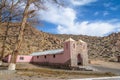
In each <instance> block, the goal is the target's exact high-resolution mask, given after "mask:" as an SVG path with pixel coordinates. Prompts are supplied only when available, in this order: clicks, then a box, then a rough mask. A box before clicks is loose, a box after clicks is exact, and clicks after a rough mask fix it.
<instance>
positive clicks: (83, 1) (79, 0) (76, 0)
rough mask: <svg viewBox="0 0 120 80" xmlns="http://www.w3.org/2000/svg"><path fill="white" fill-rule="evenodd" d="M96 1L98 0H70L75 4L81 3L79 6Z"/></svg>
mask: <svg viewBox="0 0 120 80" xmlns="http://www.w3.org/2000/svg"><path fill="white" fill-rule="evenodd" d="M96 1H97V0H70V2H71V3H72V4H73V5H79V6H82V5H86V4H89V3H92V2H96Z"/></svg>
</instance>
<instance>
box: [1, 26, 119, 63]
mask: <svg viewBox="0 0 120 80" xmlns="http://www.w3.org/2000/svg"><path fill="white" fill-rule="evenodd" d="M26 26H27V27H26V29H25V30H24V34H25V35H24V40H23V42H22V45H21V49H20V54H31V53H32V52H36V51H44V50H49V49H57V48H62V47H63V42H64V41H65V40H66V39H68V38H69V37H72V38H73V39H75V40H79V39H82V40H84V41H86V42H87V43H88V54H89V58H91V59H103V60H111V61H115V60H116V56H117V55H120V33H113V34H111V35H109V36H106V37H91V36H86V35H65V34H62V35H53V34H49V33H45V32H42V31H38V30H37V29H35V28H33V27H31V26H30V25H26ZM18 27H19V26H17V27H12V28H10V29H9V34H12V35H13V34H14V35H16V34H17V33H13V32H15V31H17V30H18ZM4 28H5V27H1V28H0V50H1V46H2V42H3V41H2V37H1V36H3V35H4V32H3V31H4ZM14 40H15V39H7V42H8V43H7V45H6V51H5V53H7V54H9V53H10V52H11V50H12V48H13V46H14V45H13V44H9V43H10V41H13V42H14Z"/></svg>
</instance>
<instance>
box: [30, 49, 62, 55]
mask: <svg viewBox="0 0 120 80" xmlns="http://www.w3.org/2000/svg"><path fill="white" fill-rule="evenodd" d="M62 52H63V49H55V50H47V51H43V52H34V53H32V54H30V55H31V56H39V55H47V54H60V53H62Z"/></svg>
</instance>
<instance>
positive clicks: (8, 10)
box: [0, 0, 59, 70]
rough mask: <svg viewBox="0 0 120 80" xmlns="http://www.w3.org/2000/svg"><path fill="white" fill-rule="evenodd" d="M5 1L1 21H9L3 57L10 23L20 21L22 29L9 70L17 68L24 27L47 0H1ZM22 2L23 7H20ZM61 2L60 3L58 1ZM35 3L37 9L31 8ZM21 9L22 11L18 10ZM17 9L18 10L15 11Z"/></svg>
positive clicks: (0, 13)
mask: <svg viewBox="0 0 120 80" xmlns="http://www.w3.org/2000/svg"><path fill="white" fill-rule="evenodd" d="M1 1H3V3H4V4H3V5H2V4H1V5H0V6H1V8H0V23H3V22H5V23H6V22H7V28H6V32H5V38H4V40H3V41H4V42H3V47H4V48H3V49H2V55H1V59H2V57H3V55H4V52H5V43H6V39H7V35H8V30H9V28H8V27H9V24H10V23H11V22H17V21H18V22H20V30H19V35H18V38H17V41H16V44H15V48H14V49H13V52H12V54H11V61H10V65H9V67H8V69H9V70H15V68H16V58H17V55H18V54H19V49H20V47H21V44H22V41H23V35H24V29H25V27H26V24H27V23H28V21H29V20H30V18H33V16H35V15H36V14H35V12H36V9H37V10H38V9H44V7H43V5H42V4H43V3H44V1H46V0H11V2H10V1H9V0H1ZM9 2H10V3H9ZM53 2H55V3H57V2H58V1H57V0H53ZM21 4H24V6H23V5H22V7H23V8H20V7H18V6H20V5H21ZM57 4H59V3H57ZM31 5H33V7H36V9H30V6H31ZM4 7H5V8H4ZM18 10H21V11H18ZM15 11H18V12H20V13H18V12H16V13H15ZM3 17H4V18H3Z"/></svg>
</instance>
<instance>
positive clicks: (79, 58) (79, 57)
mask: <svg viewBox="0 0 120 80" xmlns="http://www.w3.org/2000/svg"><path fill="white" fill-rule="evenodd" d="M77 65H82V57H81V55H80V54H78V55H77Z"/></svg>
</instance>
